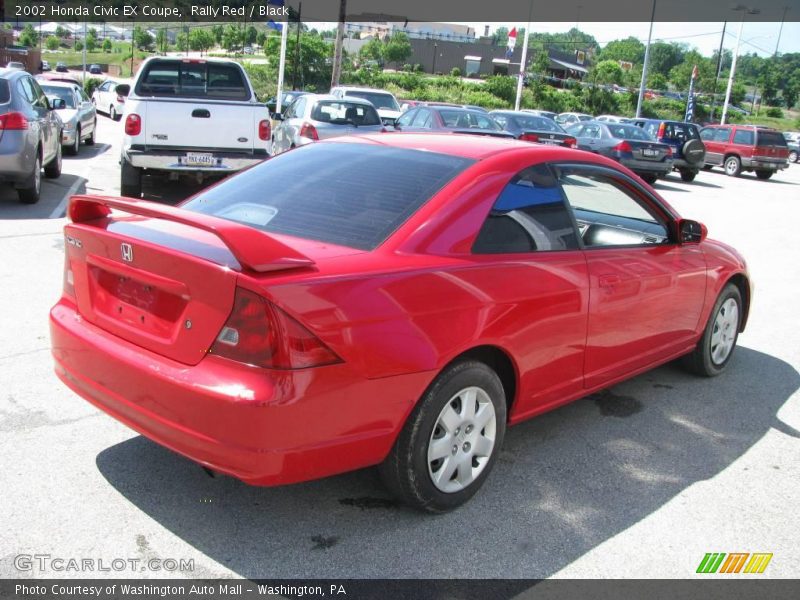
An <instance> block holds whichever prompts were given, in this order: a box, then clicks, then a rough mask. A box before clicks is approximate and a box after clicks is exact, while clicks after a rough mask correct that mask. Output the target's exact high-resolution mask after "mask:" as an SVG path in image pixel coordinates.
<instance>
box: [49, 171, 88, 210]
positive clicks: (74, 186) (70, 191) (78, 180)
mask: <svg viewBox="0 0 800 600" xmlns="http://www.w3.org/2000/svg"><path fill="white" fill-rule="evenodd" d="M86 181H88V180H87V179H86V178H85V177H82V176H80V175H79V176H78V177H77V178H76V179H75V181H74V182H73V183H72V185H71V186H69V189H68V190H67V191H66V193H65V194H64V197H63V198H61V202H59V203H58V206H56V207H55V208H54V209H53V212H51V213H50V216H49V217H48V219H60V218H61V217H63V216H64V213H65V212H66V208H67V201H68V200H69V197H70V196H72V194H74V193H75V192H76V191H78V188H79V187H80V186H81V184H83V183H85V182H86Z"/></svg>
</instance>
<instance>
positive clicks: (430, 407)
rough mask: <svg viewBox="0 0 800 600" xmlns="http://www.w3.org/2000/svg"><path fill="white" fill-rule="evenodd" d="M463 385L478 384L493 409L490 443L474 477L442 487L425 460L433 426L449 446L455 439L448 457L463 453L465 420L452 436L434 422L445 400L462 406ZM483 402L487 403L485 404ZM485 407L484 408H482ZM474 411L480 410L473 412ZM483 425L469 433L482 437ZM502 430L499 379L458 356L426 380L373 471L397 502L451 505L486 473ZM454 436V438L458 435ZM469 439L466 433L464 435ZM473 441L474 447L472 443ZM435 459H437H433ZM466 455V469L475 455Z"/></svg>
mask: <svg viewBox="0 0 800 600" xmlns="http://www.w3.org/2000/svg"><path fill="white" fill-rule="evenodd" d="M468 388H479V389H480V390H481V391H482V392H484V393H485V394H486V395H487V396H488V399H489V400H490V401H491V405H492V407H493V408H494V414H495V425H494V445H493V446H492V448H491V451H490V453H489V456H488V457H485V460H486V462H485V463H484V465H483V468H482V469H481V470H480V471H479V472H478V474H477V476H476V477H475V478H474V479H473V480H472V481H471V483H467V484H466V485H465V487H463V489H459V490H458V491H451V492H446V491H442V490H441V489H440V488H439V487H437V485H436V484H435V483H434V481H433V475H432V473H433V471H431V469H433V468H434V467H433V465H435V464H436V463H437V461H431V462H429V460H428V449H429V444H431V443H432V441H433V440H434V439H435V438H434V435H435V434H436V432H437V431H439V432H441V435H442V438H438V439H443V438H444V437H445V436H446V437H448V438H449V440H448V441H447V442H446V444H447V446H448V447H449V445H450V442H451V441H453V442H455V444H454V448H455V450H454V451H453V452H454V454H453V456H454V457H455V456H456V455H461V453H462V450H463V451H464V452H468V451H469V450H471V446H470V444H469V443H468V442H465V441H464V439H463V438H464V437H465V436H466V435H467V434H469V433H470V429H472V426H471V425H468V424H467V422H464V429H463V431H459V430H456V432H455V434H454V435H451V433H452V432H451V433H446V432H445V430H444V429H441V428H440V426H439V424H438V423H439V418H440V416H441V415H442V412H443V411H444V410H445V408H447V406H448V404H449V405H450V406H451V407H452V406H454V403H455V405H457V406H463V405H460V404H459V403H460V402H461V400H460V397H459V393H460V392H463V391H465V390H466V389H468ZM486 406H488V403H487V405H486ZM482 410H486V408H484V409H482ZM478 414H480V413H478ZM487 429H488V427H486V428H484V429H481V431H480V432H477V433H475V432H473V433H472V436H478V437H482V435H481V434H482V433H483V432H484V431H487ZM505 429H506V397H505V392H504V391H503V384H502V383H501V381H500V378H499V377H498V376H497V373H495V372H494V371H493V370H492V369H490V368H489V367H488V366H486V365H485V364H484V363H482V362H477V361H472V360H468V361H463V362H459V363H456V364H454V365H452V366H450V367H448V368H447V369H445V370H444V371H443V372H442V373H441V374H440V375H439V376H438V377H437V378H436V380H435V381H434V382H433V383H432V384H431V386H430V387H429V388H428V390H427V391H426V392H425V394H424V395H423V396H422V398H421V399H420V401H419V403H418V404H417V406H416V407H415V408H414V410H413V411H412V413H411V415H410V416H409V417H408V420H407V421H406V424H405V426H404V427H403V430H402V431H401V432H400V435H399V436H398V438H397V441H396V442H395V444H394V447H393V448H392V450H391V452H390V453H389V456H387V457H386V460H385V461H384V462H383V463H382V464H381V465H380V467H379V471H380V474H381V478H382V479H383V481H384V483H385V485H386V487H387V488H388V489H389V490H390V491H391V492H392V493H393V494H394V495H395V496H397V497H398V498H400V499H401V500H402V501H403V502H405V503H406V504H408V505H409V506H412V507H414V508H416V509H418V510H421V511H424V512H430V513H443V512H447V511H449V510H453V509H454V508H457V507H458V506H460V505H462V504H464V503H465V502H466V501H467V500H469V499H470V498H471V497H472V496H473V495H475V493H476V492H477V491H478V489H480V487H481V486H482V485H483V483H484V481H485V480H486V478H487V477H488V476H489V473H490V472H491V470H492V467H493V466H494V463H495V461H496V459H497V456H498V455H499V454H500V448H501V447H502V445H503V438H504V436H505ZM459 435H460V437H459ZM469 439H470V438H469V437H467V440H469ZM477 447H478V446H477V443H476V445H475V448H477ZM448 459H449V456H448V457H446V458H445V459H441V460H442V461H443V462H442V463H440V466H439V467H438V468H440V469H441V468H445V464H446V463H445V462H444V461H445V460H448ZM437 460H438V459H437ZM466 460H468V461H470V463H469V464H470V468H477V467H476V466H475V465H476V463H475V462H472V461H477V460H479V459H476V458H471V455H470V454H467V455H466ZM460 474H461V473H460V470H459V468H458V467H456V470H455V471H454V472H453V474H452V476H451V477H450V478H449V479H448V481H447V482H445V484H451V483H455V484H456V485H460V484H458V483H457V476H460Z"/></svg>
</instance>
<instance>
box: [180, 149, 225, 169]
mask: <svg viewBox="0 0 800 600" xmlns="http://www.w3.org/2000/svg"><path fill="white" fill-rule="evenodd" d="M184 161H185V162H186V164H187V165H191V166H198V167H200V166H203V167H206V166H207V167H215V166H216V165H217V159H216V158H214V155H213V154H211V153H210V152H187V153H186V158H185V159H184Z"/></svg>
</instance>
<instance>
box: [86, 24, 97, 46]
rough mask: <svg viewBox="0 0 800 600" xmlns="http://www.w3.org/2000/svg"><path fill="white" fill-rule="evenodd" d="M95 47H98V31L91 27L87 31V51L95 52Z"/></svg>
mask: <svg viewBox="0 0 800 600" xmlns="http://www.w3.org/2000/svg"><path fill="white" fill-rule="evenodd" d="M95 48H97V32H96V31H95V30H94V29H90V30H89V31H88V32H87V33H86V51H87V52H94V49H95Z"/></svg>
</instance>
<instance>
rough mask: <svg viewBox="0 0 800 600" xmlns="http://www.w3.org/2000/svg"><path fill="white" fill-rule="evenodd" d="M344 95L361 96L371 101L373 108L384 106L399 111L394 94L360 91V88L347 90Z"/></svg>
mask: <svg viewBox="0 0 800 600" xmlns="http://www.w3.org/2000/svg"><path fill="white" fill-rule="evenodd" d="M345 96H353V97H355V98H363V99H364V100H368V101H369V102H371V103H372V106H374V107H375V108H384V109H386V110H396V111H398V112H400V107H399V106H398V104H397V101H396V100H395V99H394V96H392V95H391V94H384V93H381V92H362V91H361V90H347V92H345Z"/></svg>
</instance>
